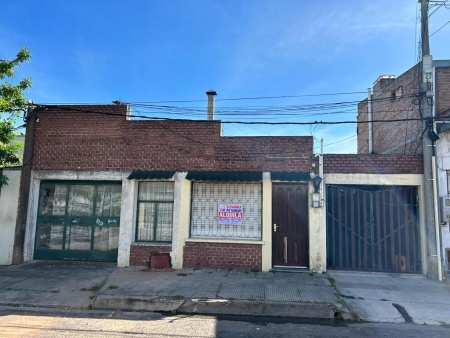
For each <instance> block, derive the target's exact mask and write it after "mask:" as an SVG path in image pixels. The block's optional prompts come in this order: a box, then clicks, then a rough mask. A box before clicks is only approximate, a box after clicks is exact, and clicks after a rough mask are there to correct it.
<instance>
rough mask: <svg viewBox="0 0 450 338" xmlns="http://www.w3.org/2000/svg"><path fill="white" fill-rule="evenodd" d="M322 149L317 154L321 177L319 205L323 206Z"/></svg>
mask: <svg viewBox="0 0 450 338" xmlns="http://www.w3.org/2000/svg"><path fill="white" fill-rule="evenodd" d="M321 148H322V147H321ZM322 151H323V150H322V149H321V151H320V154H319V176H320V177H322V182H320V184H321V189H319V192H320V206H321V207H323V201H324V187H325V183H324V177H323V153H322Z"/></svg>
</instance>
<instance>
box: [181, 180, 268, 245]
mask: <svg viewBox="0 0 450 338" xmlns="http://www.w3.org/2000/svg"><path fill="white" fill-rule="evenodd" d="M261 190H262V187H261V183H219V182H195V183H193V189H192V208H191V228H190V231H191V233H190V234H191V237H193V238H195V237H197V238H199V237H200V238H230V239H253V240H260V239H261V228H262V215H261V213H262V191H261Z"/></svg>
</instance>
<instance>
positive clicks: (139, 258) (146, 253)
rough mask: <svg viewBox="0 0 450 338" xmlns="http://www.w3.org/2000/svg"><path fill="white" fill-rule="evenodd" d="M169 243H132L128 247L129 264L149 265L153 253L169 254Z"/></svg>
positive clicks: (170, 247)
mask: <svg viewBox="0 0 450 338" xmlns="http://www.w3.org/2000/svg"><path fill="white" fill-rule="evenodd" d="M171 251H172V246H171V245H146V244H132V245H131V247H130V265H137V266H149V265H150V257H151V256H152V255H153V254H155V253H158V254H164V253H166V254H169V253H170V252H171Z"/></svg>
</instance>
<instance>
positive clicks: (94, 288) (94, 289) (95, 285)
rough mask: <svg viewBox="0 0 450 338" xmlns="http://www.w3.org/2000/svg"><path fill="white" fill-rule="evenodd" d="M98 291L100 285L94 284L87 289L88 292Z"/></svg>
mask: <svg viewBox="0 0 450 338" xmlns="http://www.w3.org/2000/svg"><path fill="white" fill-rule="evenodd" d="M98 290H100V285H98V284H94V285H92V286H91V287H90V288H89V289H88V291H91V292H97V291H98Z"/></svg>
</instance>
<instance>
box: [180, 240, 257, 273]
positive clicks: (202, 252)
mask: <svg viewBox="0 0 450 338" xmlns="http://www.w3.org/2000/svg"><path fill="white" fill-rule="evenodd" d="M183 267H184V268H208V269H236V270H244V271H250V270H258V271H261V268H262V247H261V245H260V244H225V243H198V242H195V243H194V242H187V243H186V244H185V246H184V252H183Z"/></svg>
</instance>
